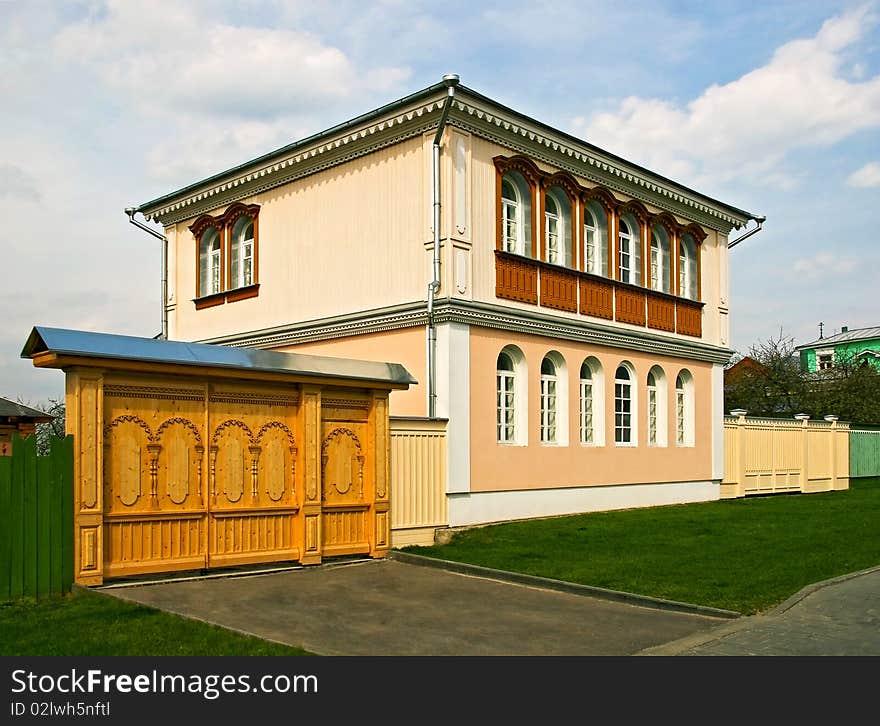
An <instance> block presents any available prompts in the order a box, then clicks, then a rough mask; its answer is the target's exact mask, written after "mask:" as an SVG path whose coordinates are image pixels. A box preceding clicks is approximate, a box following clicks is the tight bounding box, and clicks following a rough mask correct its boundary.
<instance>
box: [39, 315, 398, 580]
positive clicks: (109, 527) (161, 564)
mask: <svg viewBox="0 0 880 726" xmlns="http://www.w3.org/2000/svg"><path fill="white" fill-rule="evenodd" d="M58 332H61V333H68V334H69V333H76V331H54V330H52V329H40V328H35V330H34V333H32V335H31V338H30V339H29V342H28V345H27V346H26V349H25V351H26V352H27V353H28V354H30V355H31V356H32V357H34V360H35V364H37V365H45V366H47V367H61V368H64V370H65V372H66V374H67V398H66V403H67V429H68V432H69V433H72V434H74V436H75V438H76V452H75V457H74V479H75V482H76V487H75V501H74V520H75V522H74V529H75V579H76V581H77V582H78V583H80V584H86V585H94V584H100V583H101V582H103V580H104V578H107V577H119V576H128V575H137V574H142V573H152V572H169V571H176V570H192V569H203V568H209V567H223V566H232V565H244V564H252V563H258V562H278V561H298V562H302V563H304V564H313V563H318V562H320V561H321V559H322V557H327V556H334V555H349V554H358V553H364V554H369V555H370V556H373V557H382V556H384V555H385V554H387V552H388V550H389V548H390V541H391V538H390V517H389V508H390V501H389V499H390V484H389V470H388V462H389V456H390V451H389V422H388V394H389V391H390V390H394V389H400V388H406V387H407V386H408V385H409V383H410V382H412V379H411V377H410V376H409V374H408V373H407V372H406V371H405V370H404V369H402V368H401V367H399V366H396V365H395V364H376V363H367V362H359V361H344V360H339V359H330V358H318V357H316V356H296V355H291V354H285V353H276V352H267V351H259V352H257V354H256V355H254V354H253V352H252V351H246V352H245V351H242V352H239V351H235V350H231V349H223V348H222V347H221V346H207V345H198V344H184V343H175V342H171V341H148V342H149V345H147V346H145V347H146V348H148V350H149V352H150V356H151V357H150V358H149V359H145V358H142V357H139V356H137V355H135V354H134V353H132V355H131V357H130V358H128V359H126V358H125V357H124V355H122V354H120V352H119V351H120V350H124V349H125V348H124V346H122V345H121V344H120V340H119V339H120V338H121V337H122V336H104V335H100V334H89V335H88V336H87V337H86V340H85V343H88V344H89V345H90V346H97V347H98V349H99V350H98V351H97V352H96V353H88V354H86V353H83V354H80V355H74V354H73V353H71V352H70V350H71V347H72V346H73V345H74V344H73V343H71V341H70V337H71V336H69V335H67V336H61V338H62V339H63V340H62V341H61V342H63V345H64V352H54V351H53V345H52V341H53V340H54V337H53V336H55V334H56V333H58ZM74 338H75V336H74ZM105 339H109V340H105ZM124 341H125V342H126V345H129V346H132V347H136V344H135V343H129V342H127V341H137V342H138V344H139V342H140V341H142V339H131V338H125V339H124ZM74 342H76V341H74ZM102 346H105V347H106V349H107V356H103V355H101V354H100V353H101V352H102V351H101V350H100V349H101V347H102ZM89 350H91V349H89ZM29 351H30V352H29ZM165 351H168V353H165ZM160 353H161V354H163V355H167V357H168V360H167V361H161V360H157V358H159V357H160V356H159V354H160ZM86 356H91V357H86ZM194 356H195V357H201V358H203V359H204V360H205V361H207V362H201V363H200V364H199V365H198V366H197V367H193V364H192V362H191V358H192V357H194ZM238 360H240V361H241V363H240V367H241V369H239V368H236V367H235V365H233V364H231V363H230V361H238ZM38 361H39V362H38Z"/></svg>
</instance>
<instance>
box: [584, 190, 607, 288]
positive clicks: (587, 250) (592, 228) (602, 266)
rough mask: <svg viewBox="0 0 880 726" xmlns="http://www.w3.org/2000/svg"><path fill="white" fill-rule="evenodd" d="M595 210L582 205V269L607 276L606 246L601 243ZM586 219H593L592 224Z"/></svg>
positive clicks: (599, 222) (598, 221)
mask: <svg viewBox="0 0 880 726" xmlns="http://www.w3.org/2000/svg"><path fill="white" fill-rule="evenodd" d="M596 217H597V214H596V210H595V209H592V208H591V207H590V206H589V205H585V206H584V269H585V270H586V271H587V272H589V273H590V274H591V275H599V276H600V277H607V276H608V271H607V270H608V267H607V260H606V258H607V256H608V251H607V248H606V247H607V246H606V245H604V244H602V231H601V228H600V227H599V225H600V224H601V221H600V219H596ZM587 220H593V222H594V223H593V224H590V223H588V221H587Z"/></svg>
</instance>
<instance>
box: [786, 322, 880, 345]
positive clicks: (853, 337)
mask: <svg viewBox="0 0 880 726" xmlns="http://www.w3.org/2000/svg"><path fill="white" fill-rule="evenodd" d="M877 339H880V327H874V328H855V329H853V330H847V331H846V332H845V333H838V334H837V335H831V336H829V337H827V338H819V339H818V340H814V341H813V342H812V343H804V344H803V345H799V346H798V347H797V348H795V350H804V349H806V348H824V347H826V346H828V345H838V344H839V343H854V342H856V341H859V340H877Z"/></svg>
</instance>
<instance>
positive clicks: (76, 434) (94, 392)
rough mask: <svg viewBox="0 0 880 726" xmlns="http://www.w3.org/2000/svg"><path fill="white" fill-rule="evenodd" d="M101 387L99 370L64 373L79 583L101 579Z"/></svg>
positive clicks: (75, 560) (102, 411)
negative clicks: (71, 452)
mask: <svg viewBox="0 0 880 726" xmlns="http://www.w3.org/2000/svg"><path fill="white" fill-rule="evenodd" d="M103 387H104V377H103V372H102V371H100V370H94V369H79V368H72V369H70V370H69V371H68V372H67V377H66V389H67V390H66V397H65V400H66V407H67V409H66V413H67V415H66V416H65V426H66V428H67V433H69V434H73V440H74V446H75V450H74V459H73V482H74V497H73V499H74V579H75V581H76V582H77V583H79V584H80V585H100V584H101V583H102V582H103V581H104V553H103V539H104V536H103V535H104V532H103V516H104V515H103V512H104V501H103V489H104V487H103V461H102V458H103V452H104V443H103V438H104V436H103V426H104V400H103Z"/></svg>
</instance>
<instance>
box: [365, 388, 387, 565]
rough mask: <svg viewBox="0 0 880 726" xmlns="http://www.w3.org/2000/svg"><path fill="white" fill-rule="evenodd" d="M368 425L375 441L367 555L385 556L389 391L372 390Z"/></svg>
mask: <svg viewBox="0 0 880 726" xmlns="http://www.w3.org/2000/svg"><path fill="white" fill-rule="evenodd" d="M369 427H370V432H371V438H372V439H373V442H374V446H375V448H374V452H375V461H376V477H375V481H376V484H375V487H376V491H375V494H374V504H373V518H372V519H373V526H372V530H373V532H372V536H371V537H370V556H371V557H385V556H386V555H387V554H388V551H389V550H390V549H391V479H390V476H389V471H390V470H389V462H390V460H391V436H390V432H389V419H388V393H387V392H385V391H373V396H372V405H371V406H370V418H369Z"/></svg>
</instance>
